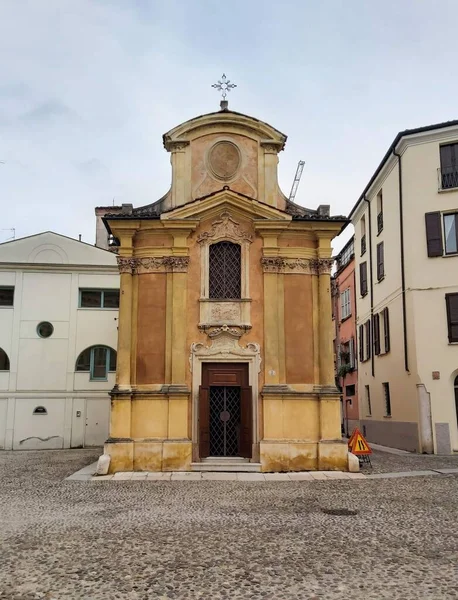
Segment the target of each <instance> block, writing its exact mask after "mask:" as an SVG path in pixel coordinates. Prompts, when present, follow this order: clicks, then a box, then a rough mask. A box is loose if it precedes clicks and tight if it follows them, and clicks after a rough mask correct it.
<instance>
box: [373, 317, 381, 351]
mask: <svg viewBox="0 0 458 600" xmlns="http://www.w3.org/2000/svg"><path fill="white" fill-rule="evenodd" d="M372 328H373V340H374V354H376V355H378V354H380V315H374V316H373V320H372Z"/></svg>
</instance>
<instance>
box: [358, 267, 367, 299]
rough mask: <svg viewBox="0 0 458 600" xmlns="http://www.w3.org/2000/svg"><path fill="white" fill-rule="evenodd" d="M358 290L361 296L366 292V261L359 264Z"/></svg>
mask: <svg viewBox="0 0 458 600" xmlns="http://www.w3.org/2000/svg"><path fill="white" fill-rule="evenodd" d="M359 291H360V294H361V296H365V295H366V294H367V263H366V262H363V263H361V264H360V265H359Z"/></svg>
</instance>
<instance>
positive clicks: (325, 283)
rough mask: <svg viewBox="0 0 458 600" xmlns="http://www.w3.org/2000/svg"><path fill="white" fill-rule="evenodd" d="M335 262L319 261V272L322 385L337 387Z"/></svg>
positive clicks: (326, 259)
mask: <svg viewBox="0 0 458 600" xmlns="http://www.w3.org/2000/svg"><path fill="white" fill-rule="evenodd" d="M333 262H334V261H333V260H332V258H320V259H318V260H317V272H318V306H319V309H318V321H319V326H318V331H319V364H320V385H322V386H332V387H335V380H334V358H333V348H332V339H333V332H332V300H331V268H332V264H333Z"/></svg>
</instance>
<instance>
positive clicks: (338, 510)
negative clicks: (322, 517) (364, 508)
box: [321, 508, 358, 517]
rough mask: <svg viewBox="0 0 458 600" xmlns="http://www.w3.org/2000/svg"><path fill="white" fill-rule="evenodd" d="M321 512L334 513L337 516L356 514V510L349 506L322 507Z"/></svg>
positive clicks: (352, 515)
mask: <svg viewBox="0 0 458 600" xmlns="http://www.w3.org/2000/svg"><path fill="white" fill-rule="evenodd" d="M321 512H324V513H325V514H326V515H335V516H337V517H354V516H355V515H357V514H358V511H357V510H352V509H351V508H322V509H321Z"/></svg>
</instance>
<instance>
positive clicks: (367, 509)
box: [0, 449, 458, 600]
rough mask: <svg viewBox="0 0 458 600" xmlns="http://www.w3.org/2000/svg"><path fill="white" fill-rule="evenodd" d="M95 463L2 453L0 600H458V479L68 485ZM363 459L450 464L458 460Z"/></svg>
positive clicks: (56, 454) (389, 467) (398, 464)
mask: <svg viewBox="0 0 458 600" xmlns="http://www.w3.org/2000/svg"><path fill="white" fill-rule="evenodd" d="M98 455H99V451H98V450H97V449H95V450H66V451H43V452H14V453H13V452H2V453H0V481H1V486H0V520H1V529H0V543H1V548H0V598H1V599H2V600H3V599H21V600H32V599H37V598H44V599H46V600H51V599H54V600H67V599H85V600H102V599H108V598H110V599H112V598H122V599H129V600H143V599H145V600H146V599H162V600H164V599H182V598H183V599H184V598H188V599H194V598H205V599H219V598H230V599H238V598H244V599H248V598H249V599H253V600H257V599H272V600H273V599H275V600H281V599H301V600H317V599H320V600H321V599H323V600H324V599H326V600H328V599H329V600H337V599H342V600H343V599H347V598H353V599H363V598H364V599H372V600H381V599H384V598H387V599H388V598H389V599H391V600H394V599H401V598H402V599H403V600H408V599H411V598H412V599H413V598H415V599H418V598H431V599H433V598H434V599H435V600H440V599H442V598H443V599H452V598H458V577H457V564H458V542H457V533H456V532H457V531H458V476H457V475H436V476H427V477H408V478H407V477H406V478H393V479H372V480H370V479H368V480H356V481H347V480H337V481H332V480H330V481H312V482H309V481H307V482H301V481H297V482H239V481H199V482H192V481H190V482H181V481H175V482H173V481H171V482H167V481H166V482H161V481H113V480H112V481H99V482H97V481H88V482H81V481H65V477H67V476H69V475H71V474H72V473H74V472H75V471H77V470H78V469H80V468H82V467H84V466H85V465H87V464H89V463H91V462H93V461H94V460H96V459H97V457H98ZM372 462H373V464H374V472H377V473H381V472H384V471H385V472H386V471H388V472H393V471H407V470H426V469H434V468H435V467H437V468H444V467H445V468H446V467H449V468H453V467H455V468H458V457H442V458H441V457H435V456H432V457H423V456H413V455H412V456H410V455H408V456H402V457H401V456H394V455H388V454H385V453H381V452H375V453H374V455H373V459H372ZM365 472H366V471H365ZM344 509H350V511H349V512H350V514H335V515H333V514H326V512H323V510H324V511H326V510H330V511H331V512H333V511H336V512H337V513H339V511H340V512H342V513H345V510H344ZM353 512H356V514H352V513H353Z"/></svg>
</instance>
